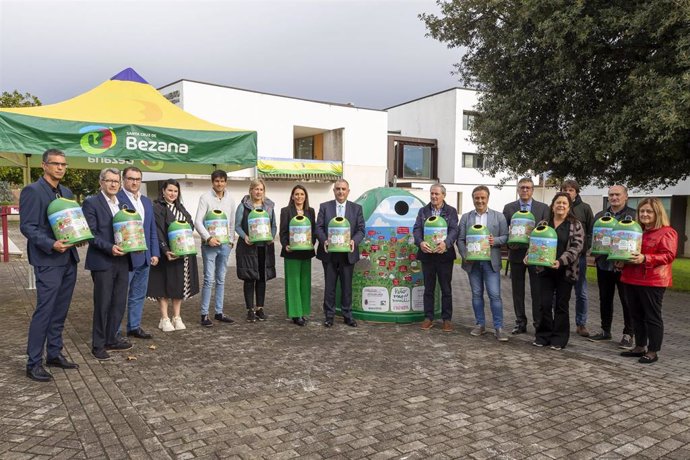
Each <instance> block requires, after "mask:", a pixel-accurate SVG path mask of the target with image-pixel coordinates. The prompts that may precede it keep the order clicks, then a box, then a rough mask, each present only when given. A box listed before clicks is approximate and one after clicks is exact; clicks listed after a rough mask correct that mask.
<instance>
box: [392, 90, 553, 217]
mask: <svg viewBox="0 0 690 460" xmlns="http://www.w3.org/2000/svg"><path fill="white" fill-rule="evenodd" d="M477 98H478V92H477V91H475V90H472V89H466V88H451V89H449V90H446V91H442V92H439V93H435V94H431V95H429V96H425V97H422V98H419V99H415V100H412V101H409V102H405V103H403V104H399V105H396V106H393V107H390V108H388V109H386V111H387V112H388V132H389V164H388V166H389V172H390V171H393V173H394V174H395V177H394V179H393V182H396V183H397V184H398V185H400V186H403V187H409V188H410V189H412V190H414V189H420V188H421V189H423V190H425V192H424V194H423V196H422V195H420V196H421V197H422V199H424V200H425V201H428V193H426V190H428V189H429V187H430V186H431V184H432V183H433V182H435V180H434V179H435V178H438V180H439V181H440V182H441V183H443V184H444V185H445V186H446V189H447V190H448V194H447V196H446V199H447V201H448V202H449V203H450V204H451V205H453V206H456V207H457V208H458V212H460V213H465V212H468V211H470V210H472V209H474V205H473V203H472V189H474V188H475V187H476V186H477V185H486V186H487V187H489V190H490V191H491V196H490V200H489V207H490V208H492V209H495V210H497V211H501V210H502V209H503V206H505V204H506V203H509V202H511V201H515V200H516V199H517V193H516V186H517V179H518V178H509V180H508V181H506V182H505V184H504V185H503V186H501V187H500V188H499V184H500V181H501V179H502V178H504V177H493V176H488V175H484V174H482V173H481V172H480V170H479V169H478V167H479V166H481V161H482V159H481V158H480V157H479V156H478V155H476V153H477V147H476V145H475V144H474V143H472V142H471V141H470V128H471V126H472V122H473V119H474V116H476V105H477ZM425 142H429V144H428V145H426V146H425ZM434 144H435V145H434ZM401 145H402V148H400V147H401ZM391 150H392V152H393V153H392V155H391V153H390V151H391ZM391 157H392V158H391ZM420 157H423V158H422V164H423V166H422V167H421V168H419V167H415V166H417V165H418V164H419V158H420ZM390 178H391V174H390V173H389V180H390ZM537 179H538V178H533V180H534V182H535V184H538V180H537ZM552 196H553V191H551V190H547V189H544V188H537V189H536V190H535V193H534V198H535V199H537V200H540V201H547V200H548V201H550V200H551V197H552Z"/></svg>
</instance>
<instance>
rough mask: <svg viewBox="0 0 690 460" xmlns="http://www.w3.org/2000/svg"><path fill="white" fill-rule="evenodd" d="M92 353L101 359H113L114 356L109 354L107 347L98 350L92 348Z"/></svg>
mask: <svg viewBox="0 0 690 460" xmlns="http://www.w3.org/2000/svg"><path fill="white" fill-rule="evenodd" d="M91 354H92V355H93V357H94V358H96V359H97V360H99V361H108V360H109V359H112V357H111V356H110V355H109V354H108V352H107V351H105V348H99V349H97V350H91Z"/></svg>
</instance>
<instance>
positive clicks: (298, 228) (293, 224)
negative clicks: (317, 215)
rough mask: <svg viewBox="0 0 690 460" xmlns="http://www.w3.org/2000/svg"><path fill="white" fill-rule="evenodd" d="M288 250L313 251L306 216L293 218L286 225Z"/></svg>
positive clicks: (308, 221) (309, 224)
mask: <svg viewBox="0 0 690 460" xmlns="http://www.w3.org/2000/svg"><path fill="white" fill-rule="evenodd" d="M288 232H289V235H290V236H289V241H290V249H291V250H293V251H306V250H310V249H314V245H313V244H312V235H311V221H310V220H309V218H308V217H307V216H295V217H293V218H292V219H290V223H289V224H288Z"/></svg>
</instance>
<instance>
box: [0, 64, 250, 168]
mask: <svg viewBox="0 0 690 460" xmlns="http://www.w3.org/2000/svg"><path fill="white" fill-rule="evenodd" d="M49 148H57V149H60V150H62V151H63V152H65V155H66V156H67V158H68V160H69V164H70V168H82V169H102V168H105V167H108V166H114V167H118V168H124V167H126V166H129V165H132V166H137V167H139V168H140V169H141V170H142V171H144V172H169V173H182V174H210V173H211V172H212V171H213V170H214V169H224V170H226V171H236V170H239V169H244V168H250V167H254V166H256V162H257V153H256V151H257V150H256V131H246V130H239V129H234V128H227V127H224V126H220V125H216V124H213V123H209V122H206V121H204V120H201V119H200V118H197V117H195V116H193V115H191V114H189V113H187V112H185V111H184V110H182V109H180V108H179V107H177V106H176V105H174V104H172V103H171V102H169V101H168V100H167V99H166V98H165V97H163V96H162V95H161V94H160V93H159V92H158V91H157V90H156V89H155V88H154V87H153V86H151V85H149V84H148V83H147V82H146V81H145V80H144V79H143V78H142V77H141V76H139V74H137V73H136V72H135V71H134V70H133V69H131V68H128V69H125V70H123V71H122V72H120V73H119V74H117V75H115V76H114V77H113V78H111V79H110V80H108V81H106V82H104V83H102V84H101V85H99V86H97V87H96V88H94V89H92V90H90V91H87V92H86V93H84V94H81V95H79V96H77V97H75V98H73V99H69V100H67V101H64V102H60V103H57V104H51V105H45V106H38V107H24V108H12V109H0V166H21V167H24V168H27V169H26V170H27V171H28V167H40V165H41V154H42V153H43V152H44V151H45V150H47V149H49ZM26 177H28V173H26V174H25V178H26Z"/></svg>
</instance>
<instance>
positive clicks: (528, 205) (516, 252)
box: [503, 177, 551, 334]
mask: <svg viewBox="0 0 690 460" xmlns="http://www.w3.org/2000/svg"><path fill="white" fill-rule="evenodd" d="M533 193H534V182H532V179H531V178H529V177H523V178H522V179H520V180H519V181H518V195H519V196H520V198H519V199H518V200H517V201H513V202H510V203H508V204H507V205H505V207H504V208H503V216H504V217H505V218H506V222H508V228H510V221H511V219H512V218H513V214H515V213H516V212H518V211H523V210H524V211H530V212H531V213H532V214H533V215H534V219H535V221H536V222H535V224H538V223H539V222H541V221H542V220H545V221H547V222H548V220H549V217H550V216H551V211H550V210H549V205H547V204H546V203H542V202H541V201H537V200H534V199H532V194H533ZM525 255H527V246H520V245H512V244H509V245H508V261H509V263H510V282H511V286H512V288H513V308H514V309H515V327H514V328H513V331H512V333H513V334H524V333H525V332H527V315H526V313H525V271H527V272H529V286H530V292H531V295H532V321H533V325H534V329H535V330H536V329H537V325H538V324H539V318H541V303H540V299H539V276H538V275H537V268H536V267H535V266H529V267H528V266H527V265H525V264H524V262H523V260H524V259H525Z"/></svg>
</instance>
